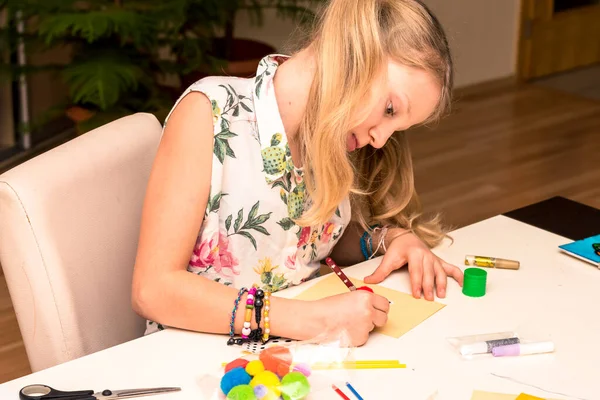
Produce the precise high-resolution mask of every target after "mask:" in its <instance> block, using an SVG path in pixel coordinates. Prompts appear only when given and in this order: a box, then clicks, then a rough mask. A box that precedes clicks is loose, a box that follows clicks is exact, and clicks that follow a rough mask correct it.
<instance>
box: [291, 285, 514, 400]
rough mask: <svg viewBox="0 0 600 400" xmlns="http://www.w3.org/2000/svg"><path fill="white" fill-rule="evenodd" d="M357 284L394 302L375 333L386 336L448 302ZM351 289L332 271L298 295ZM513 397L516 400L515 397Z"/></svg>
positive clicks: (310, 297)
mask: <svg viewBox="0 0 600 400" xmlns="http://www.w3.org/2000/svg"><path fill="white" fill-rule="evenodd" d="M350 279H351V280H352V282H353V283H354V286H356V287H360V286H369V287H370V288H371V289H373V291H374V292H375V293H377V294H378V295H381V296H383V297H385V298H387V299H388V300H390V301H391V302H392V304H391V305H390V311H389V313H388V322H387V324H386V325H385V326H383V327H381V328H376V329H375V332H378V333H381V334H383V335H387V336H391V337H394V338H399V337H400V336H402V335H404V334H405V333H406V332H408V331H410V330H411V329H413V328H414V327H416V326H417V325H419V324H420V323H421V322H423V321H425V320H426V319H427V318H429V317H431V316H432V315H433V314H435V313H436V312H438V311H439V310H441V309H442V308H444V304H440V303H437V302H435V301H427V300H425V299H415V298H414V297H412V295H410V294H407V293H402V292H399V291H397V290H393V289H388V288H386V287H383V286H378V285H367V284H365V283H364V282H363V281H361V280H358V279H352V278H350ZM348 291H349V290H348V288H347V287H346V285H344V283H343V282H342V281H341V280H340V278H338V277H337V276H336V275H334V274H330V275H329V276H328V277H326V278H323V280H321V281H319V282H317V283H315V284H314V285H313V286H311V287H309V288H308V289H306V290H305V291H304V292H302V293H300V294H299V295H298V296H296V299H299V300H319V299H322V298H324V297H328V296H334V295H336V294H341V293H345V292H348ZM511 400H514V398H513V399H511Z"/></svg>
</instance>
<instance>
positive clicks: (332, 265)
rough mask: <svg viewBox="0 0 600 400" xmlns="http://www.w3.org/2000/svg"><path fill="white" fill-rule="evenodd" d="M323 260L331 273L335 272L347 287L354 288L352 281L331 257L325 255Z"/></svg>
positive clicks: (352, 289)
mask: <svg viewBox="0 0 600 400" xmlns="http://www.w3.org/2000/svg"><path fill="white" fill-rule="evenodd" d="M325 262H326V263H327V265H328V266H329V268H331V270H332V271H333V273H334V274H336V275H337V277H338V278H340V279H341V281H342V282H344V285H346V287H347V288H348V289H350V290H351V291H354V290H356V286H354V284H353V283H352V281H351V280H350V279H349V278H348V277H347V276H346V274H344V273H343V272H342V270H341V268H340V267H338V266H337V264H336V263H335V262H334V261H333V260H332V259H331V257H327V258H326V259H325Z"/></svg>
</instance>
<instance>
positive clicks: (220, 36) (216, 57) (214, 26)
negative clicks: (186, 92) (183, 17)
mask: <svg viewBox="0 0 600 400" xmlns="http://www.w3.org/2000/svg"><path fill="white" fill-rule="evenodd" d="M326 1H327V0H200V2H199V4H196V5H194V10H195V12H197V13H200V14H204V15H206V14H207V13H208V12H211V13H213V17H212V18H211V25H210V29H211V33H210V34H209V35H208V36H210V42H209V43H208V44H209V48H208V49H207V56H208V57H209V58H210V59H211V60H213V61H214V63H213V64H212V65H211V66H212V68H211V69H208V70H207V69H203V68H196V69H194V70H193V71H191V73H190V74H188V75H186V76H184V77H183V78H184V82H183V84H184V86H186V85H187V84H190V83H192V82H193V81H195V80H197V79H198V78H201V77H203V76H205V75H208V74H210V73H225V74H228V75H234V76H241V77H249V76H252V75H253V74H254V73H255V71H256V67H257V65H258V62H259V61H260V59H261V58H262V57H264V56H265V55H266V54H268V53H272V52H274V51H275V50H276V49H275V48H273V47H272V46H271V45H269V44H267V43H263V42H260V41H257V40H254V39H250V38H243V37H239V36H238V35H237V32H236V25H237V17H238V15H240V14H244V13H245V14H247V15H248V16H249V17H250V19H251V22H252V23H253V24H255V25H257V26H261V27H262V28H263V29H269V26H268V24H267V25H266V26H265V19H264V12H265V11H266V10H269V9H271V10H275V12H276V16H277V17H278V18H284V19H288V20H291V21H293V22H295V23H298V24H300V25H304V24H306V23H311V22H312V21H313V20H314V17H315V12H314V6H316V5H319V4H321V3H325V2H326ZM202 35H205V33H202V32H201V33H199V36H202ZM215 66H217V67H218V68H215Z"/></svg>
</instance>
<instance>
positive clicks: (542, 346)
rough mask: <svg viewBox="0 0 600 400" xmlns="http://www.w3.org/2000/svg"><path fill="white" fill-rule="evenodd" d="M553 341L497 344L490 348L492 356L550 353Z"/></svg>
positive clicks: (552, 349)
mask: <svg viewBox="0 0 600 400" xmlns="http://www.w3.org/2000/svg"><path fill="white" fill-rule="evenodd" d="M553 351H554V343H553V342H538V343H518V344H509V345H507V346H498V347H494V348H493V349H492V354H493V355H494V357H510V356H524V355H527V354H542V353H552V352H553Z"/></svg>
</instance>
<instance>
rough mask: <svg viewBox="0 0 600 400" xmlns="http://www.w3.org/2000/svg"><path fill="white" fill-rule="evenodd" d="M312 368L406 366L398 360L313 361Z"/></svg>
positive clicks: (389, 367) (388, 367)
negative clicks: (327, 362)
mask: <svg viewBox="0 0 600 400" xmlns="http://www.w3.org/2000/svg"><path fill="white" fill-rule="evenodd" d="M310 367H311V368H312V369H314V370H319V369H391V368H406V364H400V363H399V362H397V361H396V362H380V363H377V362H365V363H360V362H351V361H350V362H343V363H331V364H326V363H315V364H313V365H311V366H310Z"/></svg>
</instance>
